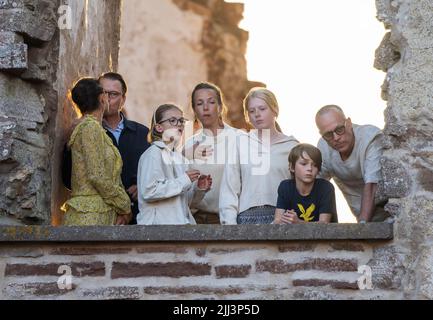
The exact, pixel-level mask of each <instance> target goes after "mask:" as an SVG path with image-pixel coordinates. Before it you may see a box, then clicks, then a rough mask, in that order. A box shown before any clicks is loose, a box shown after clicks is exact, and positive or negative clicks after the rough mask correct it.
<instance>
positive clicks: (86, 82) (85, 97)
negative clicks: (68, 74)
mask: <svg viewBox="0 0 433 320" xmlns="http://www.w3.org/2000/svg"><path fill="white" fill-rule="evenodd" d="M103 92H104V89H102V87H101V85H100V84H99V83H98V81H97V80H96V79H94V78H81V79H79V80H77V81H76V82H75V83H74V85H73V87H72V89H71V99H72V101H73V102H74V104H75V105H76V107H77V108H78V109H79V110H80V112H81V113H82V114H84V113H86V112H92V111H95V110H96V109H98V108H99V99H98V98H99V95H100V94H101V93H103Z"/></svg>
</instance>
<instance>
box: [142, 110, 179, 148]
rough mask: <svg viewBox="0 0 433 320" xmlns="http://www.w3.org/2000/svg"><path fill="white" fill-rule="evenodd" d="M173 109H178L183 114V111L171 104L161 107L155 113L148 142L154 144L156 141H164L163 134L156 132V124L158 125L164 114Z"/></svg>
mask: <svg viewBox="0 0 433 320" xmlns="http://www.w3.org/2000/svg"><path fill="white" fill-rule="evenodd" d="M172 109H176V110H179V111H180V112H182V113H183V111H182V109H180V108H179V107H178V106H176V105H174V104H170V103H166V104H163V105H160V106H159V107H158V108H157V109H156V110H155V112H154V113H153V116H152V120H151V123H150V130H149V134H148V135H147V141H148V142H149V143H152V142H154V141H156V140H161V139H162V134H161V133H160V132H158V131H156V128H155V126H156V124H158V123H159V122H160V121H161V120H162V118H163V117H164V113H165V112H167V111H168V110H172Z"/></svg>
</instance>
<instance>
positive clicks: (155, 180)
mask: <svg viewBox="0 0 433 320" xmlns="http://www.w3.org/2000/svg"><path fill="white" fill-rule="evenodd" d="M188 169H189V163H188V160H187V159H186V158H184V157H183V156H182V154H181V153H179V152H177V151H173V150H170V149H169V148H168V147H167V145H166V144H165V143H164V142H161V141H156V142H154V143H152V145H151V146H150V147H149V148H148V149H147V150H146V151H145V152H144V153H143V154H142V155H141V157H140V161H139V164H138V177H137V187H138V207H139V209H140V213H139V214H138V215H137V224H145V225H152V224H169V225H176V224H196V223H195V220H194V218H193V216H192V215H191V211H190V209H189V204H190V203H195V202H199V201H201V200H202V199H203V196H204V194H205V191H202V190H199V189H198V188H197V184H196V183H192V182H191V180H190V178H189V177H188V175H187V174H186V171H187V170H188Z"/></svg>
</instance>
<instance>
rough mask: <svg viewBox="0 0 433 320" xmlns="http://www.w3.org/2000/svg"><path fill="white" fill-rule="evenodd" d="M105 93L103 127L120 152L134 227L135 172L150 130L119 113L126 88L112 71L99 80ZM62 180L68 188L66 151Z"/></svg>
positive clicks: (122, 80)
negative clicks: (106, 96)
mask: <svg viewBox="0 0 433 320" xmlns="http://www.w3.org/2000/svg"><path fill="white" fill-rule="evenodd" d="M98 81H99V83H100V84H101V86H102V87H103V88H104V90H105V91H106V92H107V94H108V99H109V102H110V108H109V110H107V111H106V112H105V113H104V118H103V121H102V125H103V127H104V129H105V131H106V133H107V135H108V136H109V137H110V138H111V140H112V141H113V144H114V145H115V146H116V147H117V148H118V149H119V152H120V155H121V156H122V160H123V168H122V174H121V177H122V183H123V185H124V187H125V189H126V192H127V193H128V195H129V197H130V198H131V205H132V208H131V212H132V215H133V217H132V220H131V222H130V224H136V223H137V221H136V217H137V214H138V211H139V210H138V200H137V169H138V161H139V160H140V157H141V155H142V154H143V152H144V151H146V149H147V148H148V147H149V146H150V144H149V143H148V142H147V134H148V133H149V129H148V128H147V127H146V126H144V125H142V124H140V123H138V122H135V121H131V120H128V119H127V118H126V117H125V115H124V113H123V112H122V110H123V107H124V106H125V102H126V93H127V91H128V88H127V86H126V82H125V80H124V79H123V77H122V76H121V75H120V74H118V73H115V72H107V73H104V74H103V75H101V76H100V77H99V79H98ZM63 180H64V184H65V186H66V187H68V188H69V189H70V184H71V182H70V180H71V155H70V151H68V150H67V148H65V152H64V155H63Z"/></svg>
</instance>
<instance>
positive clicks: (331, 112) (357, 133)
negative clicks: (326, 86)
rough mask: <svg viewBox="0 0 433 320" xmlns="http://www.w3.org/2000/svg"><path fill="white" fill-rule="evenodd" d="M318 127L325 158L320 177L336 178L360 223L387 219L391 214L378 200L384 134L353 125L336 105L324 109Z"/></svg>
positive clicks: (369, 127) (371, 127)
mask: <svg viewBox="0 0 433 320" xmlns="http://www.w3.org/2000/svg"><path fill="white" fill-rule="evenodd" d="M316 125H317V128H318V129H319V132H320V134H321V135H322V138H321V139H320V140H319V143H318V148H319V149H320V151H321V152H322V158H323V163H322V170H321V173H320V176H321V177H322V178H325V179H328V180H329V179H331V178H333V179H334V181H335V183H336V184H337V186H338V187H339V188H340V190H341V192H342V193H343V195H344V197H345V199H346V201H347V203H348V205H349V207H350V209H351V211H352V213H353V214H354V215H355V217H356V219H357V221H358V222H359V223H365V222H370V221H374V222H378V221H384V220H386V219H387V218H388V217H389V214H388V213H387V212H386V211H385V210H384V209H383V201H380V200H378V197H377V195H378V193H377V188H378V184H379V182H381V180H382V176H381V166H380V158H381V157H382V153H383V142H382V139H383V134H382V131H381V130H380V129H379V128H377V127H375V126H372V125H356V124H352V120H351V119H350V118H346V116H345V115H344V112H343V110H342V109H341V108H340V107H339V106H336V105H327V106H324V107H323V108H321V109H320V110H319V111H318V112H317V114H316Z"/></svg>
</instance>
